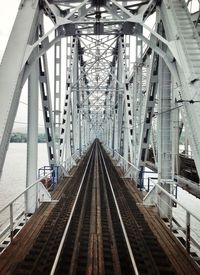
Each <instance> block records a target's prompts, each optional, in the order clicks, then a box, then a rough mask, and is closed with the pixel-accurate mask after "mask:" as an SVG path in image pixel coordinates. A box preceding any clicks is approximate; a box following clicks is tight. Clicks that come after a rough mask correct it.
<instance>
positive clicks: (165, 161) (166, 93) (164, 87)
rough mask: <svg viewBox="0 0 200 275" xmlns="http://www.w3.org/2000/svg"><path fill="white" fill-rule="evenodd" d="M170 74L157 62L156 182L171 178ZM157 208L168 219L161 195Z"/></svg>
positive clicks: (166, 202)
mask: <svg viewBox="0 0 200 275" xmlns="http://www.w3.org/2000/svg"><path fill="white" fill-rule="evenodd" d="M170 109H171V73H170V71H169V69H168V67H167V65H166V64H165V62H164V61H163V60H162V59H160V60H159V88H158V114H159V115H158V127H157V135H158V137H157V138H158V180H159V182H160V180H161V179H165V180H167V179H171V178H172V139H171V112H170ZM163 188H165V189H166V190H167V191H168V192H170V185H169V184H167V183H165V184H164V186H163ZM160 196H161V200H160V205H159V208H160V209H162V211H161V213H160V214H161V216H162V217H163V218H169V217H170V200H169V198H168V197H167V196H166V195H165V194H163V193H162V194H161V195H160Z"/></svg>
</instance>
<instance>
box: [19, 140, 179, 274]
mask: <svg viewBox="0 0 200 275" xmlns="http://www.w3.org/2000/svg"><path fill="white" fill-rule="evenodd" d="M14 274H18V275H19V274H21V275H22V274H51V275H53V274H78V275H79V274H108V275H109V274H117V275H120V274H152V275H156V274H162V275H167V274H168V275H170V274H176V273H175V272H174V270H173V268H172V266H171V264H170V262H169V260H168V259H167V257H166V255H165V254H164V252H163V250H162V249H161V247H160V245H159V243H158V242H157V240H156V238H155V237H154V235H153V233H152V232H151V230H150V228H149V227H148V225H147V223H146V222H145V220H144V217H143V215H142V214H141V213H140V211H139V209H138V207H137V205H136V203H135V202H134V200H133V198H132V197H131V195H130V193H129V192H128V190H127V188H126V187H125V185H124V183H123V181H122V179H121V178H120V177H119V175H118V174H117V172H116V170H115V168H114V167H113V165H112V163H111V161H110V159H109V157H108V156H107V155H106V153H105V151H104V150H103V149H102V148H101V146H100V144H99V142H97V141H96V142H95V143H94V145H93V146H92V148H91V150H90V152H88V155H87V156H86V158H85V161H84V162H83V164H82V166H81V167H80V169H79V170H78V173H77V175H76V177H75V178H74V179H72V182H71V184H70V185H68V188H67V189H66V190H65V191H64V193H63V196H62V198H61V199H60V201H59V202H58V203H57V205H56V206H55V207H54V209H53V211H52V213H51V215H50V216H49V218H48V220H47V222H46V223H45V225H44V227H43V229H42V230H41V232H40V234H39V236H38V238H37V239H36V241H35V243H34V244H33V247H32V249H31V250H30V251H29V254H28V255H27V256H26V257H25V258H24V260H23V261H22V262H20V263H19V264H18V265H17V266H16V269H15V271H14Z"/></svg>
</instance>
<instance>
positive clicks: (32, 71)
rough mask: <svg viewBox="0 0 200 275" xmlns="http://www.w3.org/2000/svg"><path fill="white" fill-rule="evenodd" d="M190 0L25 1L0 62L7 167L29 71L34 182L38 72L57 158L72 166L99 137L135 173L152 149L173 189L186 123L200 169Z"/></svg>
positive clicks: (198, 53) (54, 161)
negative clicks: (182, 133)
mask: <svg viewBox="0 0 200 275" xmlns="http://www.w3.org/2000/svg"><path fill="white" fill-rule="evenodd" d="M194 2H195V1H193V3H194ZM191 3H192V1H189V2H187V3H186V2H185V1H184V0H163V1H153V0H151V1H116V0H107V1H89V0H85V1H56V0H55V1H47V0H43V1H42V0H41V1H38V0H24V1H22V2H21V4H20V6H19V10H18V14H17V18H16V21H15V23H14V27H13V30H12V32H11V35H10V39H9V42H8V45H7V48H6V51H5V54H4V57H3V59H2V63H1V67H0V91H1V92H0V102H2V106H1V116H0V173H2V169H3V164H4V161H5V156H6V152H7V148H8V144H9V138H10V135H11V131H12V127H13V124H14V120H15V115H16V112H17V109H18V106H19V101H20V95H21V90H22V87H23V86H24V84H25V82H26V81H27V80H28V83H29V88H28V90H29V91H28V93H29V102H28V129H29V130H28V157H27V185H29V184H30V183H31V182H33V181H34V180H35V179H36V170H37V141H36V140H37V128H38V117H37V114H38V108H39V107H38V104H37V102H38V93H37V91H38V81H39V87H40V92H41V102H42V109H43V117H44V124H45V131H46V140H47V148H48V158H49V164H50V165H51V166H53V165H58V166H60V167H61V168H62V171H63V172H64V173H65V174H67V172H68V170H69V169H70V168H71V166H72V164H73V163H74V162H73V156H74V155H79V156H81V154H82V153H83V151H84V150H85V149H86V148H87V147H88V146H89V144H91V142H92V141H93V140H94V138H96V137H98V138H99V139H100V140H101V141H102V142H103V143H104V145H105V147H107V148H108V150H110V151H111V152H112V155H113V157H114V156H116V154H120V156H121V157H123V159H124V160H126V162H125V163H124V164H123V166H124V176H127V177H133V178H134V179H135V180H136V181H137V182H138V181H139V178H141V175H142V173H143V168H144V166H145V165H146V160H147V156H148V152H149V148H151V150H152V152H153V153H154V160H155V165H156V167H157V170H158V177H159V181H160V180H162V182H164V183H163V185H164V187H165V188H166V189H167V190H168V191H171V188H172V187H171V186H172V185H173V184H174V178H175V176H176V175H179V139H180V133H181V129H182V128H183V129H184V131H183V132H184V133H185V136H186V138H185V139H186V140H187V141H189V144H190V147H191V149H192V153H193V157H194V161H195V165H196V169H197V171H198V173H200V140H199V129H200V125H199V124H200V119H199V118H200V113H199V112H200V109H199V102H200V94H199V79H200V78H199V75H200V44H199V34H198V29H197V27H198V21H199V17H197V16H196V15H195V16H196V17H194V16H193V15H192V14H191V13H190V6H188V5H192V4H191ZM187 4H188V5H187ZM198 8H199V7H198V5H197V10H196V12H197V14H198V11H199V9H198ZM47 18H48V20H47ZM195 18H196V19H195ZM49 19H50V20H49ZM49 21H50V22H49ZM24 22H26V24H24ZM47 22H48V23H47ZM194 23H195V24H194ZM47 25H48V26H47ZM49 26H50V27H49ZM63 41H65V42H64V43H63ZM52 47H54V53H53V58H54V69H53V70H52V68H51V67H50V68H49V67H48V63H49V55H48V53H49V51H51V48H52ZM63 52H64V55H63ZM52 75H53V77H52ZM63 75H64V76H65V77H64V81H63ZM52 78H53V81H52ZM52 82H53V85H52ZM63 86H65V87H64V89H63ZM180 128H181V129H180ZM141 187H142V186H141ZM152 193H153V192H152ZM165 199H166V198H165V196H164V201H165ZM166 200H167V199H166ZM165 203H166V202H165ZM167 203H168V201H167ZM162 207H164V205H163V206H162ZM164 208H165V210H163V213H164V214H163V215H164V216H168V215H169V207H168V206H167V207H164ZM30 211H31V210H30Z"/></svg>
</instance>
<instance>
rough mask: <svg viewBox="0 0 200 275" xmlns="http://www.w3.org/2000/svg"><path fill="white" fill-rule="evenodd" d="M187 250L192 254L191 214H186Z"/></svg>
mask: <svg viewBox="0 0 200 275" xmlns="http://www.w3.org/2000/svg"><path fill="white" fill-rule="evenodd" d="M186 250H187V252H188V253H190V213H188V212H186Z"/></svg>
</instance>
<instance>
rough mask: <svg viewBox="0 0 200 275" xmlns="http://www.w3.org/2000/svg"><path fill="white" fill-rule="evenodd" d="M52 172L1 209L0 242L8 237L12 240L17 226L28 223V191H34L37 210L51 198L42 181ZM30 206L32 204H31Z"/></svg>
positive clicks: (33, 199) (34, 204)
mask: <svg viewBox="0 0 200 275" xmlns="http://www.w3.org/2000/svg"><path fill="white" fill-rule="evenodd" d="M51 174H52V171H51V172H50V173H48V174H47V175H45V176H44V177H42V178H40V179H38V180H37V181H35V182H34V183H33V184H31V185H30V186H29V187H27V188H26V189H25V190H24V191H23V192H21V193H20V194H19V195H18V196H17V197H16V198H14V199H13V200H12V201H11V202H9V203H8V204H6V205H5V206H4V207H3V208H2V209H1V210H0V243H2V242H3V241H4V240H5V239H6V238H7V237H9V239H10V241H11V242H12V240H13V237H14V235H15V230H16V228H17V227H18V226H19V225H20V224H26V222H27V220H28V217H29V216H30V214H29V213H28V208H27V207H28V206H27V205H28V204H27V199H28V193H29V194H30V191H31V192H34V193H33V198H32V202H33V205H32V207H35V210H36V209H38V208H39V206H40V205H41V204H42V203H43V202H44V201H50V200H51V196H50V194H49V193H48V191H47V190H46V189H45V187H44V185H43V184H42V182H41V181H42V180H44V179H46V178H47V177H49V176H50V175H51ZM29 207H31V206H30V205H29ZM16 231H18V230H16Z"/></svg>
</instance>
